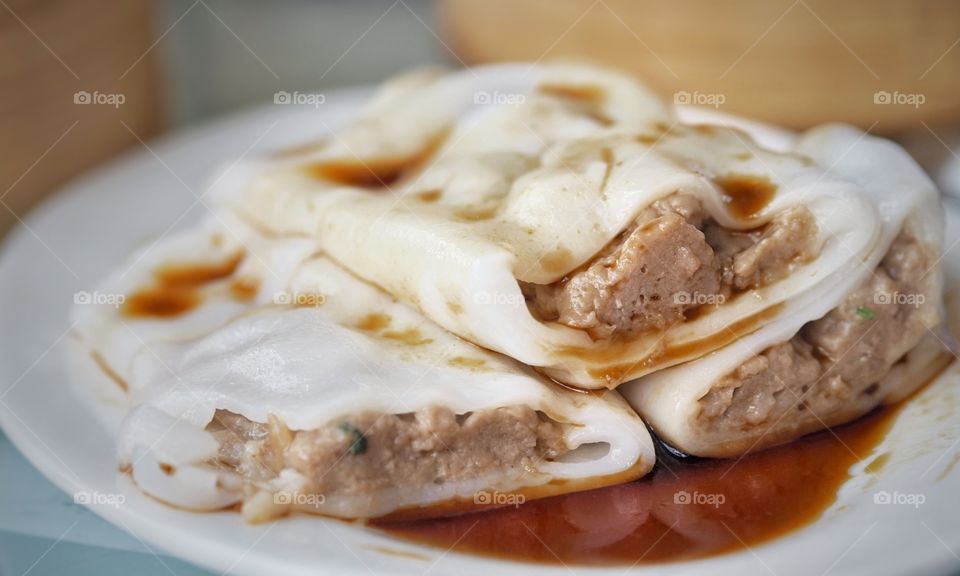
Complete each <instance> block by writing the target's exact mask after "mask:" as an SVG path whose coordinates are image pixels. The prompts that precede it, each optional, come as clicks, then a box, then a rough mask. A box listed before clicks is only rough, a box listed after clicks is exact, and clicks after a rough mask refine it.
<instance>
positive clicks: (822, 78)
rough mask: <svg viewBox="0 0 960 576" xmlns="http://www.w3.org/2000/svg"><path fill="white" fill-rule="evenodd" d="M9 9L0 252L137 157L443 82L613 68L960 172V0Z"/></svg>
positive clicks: (0, 60) (0, 19) (120, 3)
mask: <svg viewBox="0 0 960 576" xmlns="http://www.w3.org/2000/svg"><path fill="white" fill-rule="evenodd" d="M0 5H2V9H0V77H2V79H3V82H2V83H0V126H2V131H0V134H2V136H0V157H2V158H3V162H2V163H0V203H2V204H3V206H2V207H0V234H2V233H3V231H5V230H7V229H9V227H10V226H11V225H13V224H15V223H16V222H17V220H18V219H19V218H20V217H22V215H23V214H24V213H25V211H26V210H28V209H29V207H30V206H31V205H33V204H34V203H35V202H36V201H37V200H38V199H40V198H42V197H43V196H44V195H45V194H47V193H49V192H50V191H51V190H54V189H55V188H56V187H57V186H58V185H60V184H61V183H63V182H64V181H66V180H68V179H70V178H71V177H73V176H75V175H77V174H79V173H81V172H83V171H84V170H86V169H88V168H90V167H91V166H93V165H95V164H98V163H101V162H103V161H104V160H106V159H109V158H111V157H113V156H115V155H117V154H118V153H120V152H121V151H123V150H125V149H127V148H130V147H131V146H136V145H138V140H141V139H142V140H148V139H150V138H153V137H155V136H157V135H159V134H161V133H163V132H166V131H170V130H174V129H176V128H178V127H181V126H185V125H190V124H194V123H197V122H202V121H204V120H206V119H208V118H211V117H215V116H219V115H222V114H225V113H228V112H230V111H232V110H235V109H238V108H241V107H245V106H250V105H255V104H258V103H265V102H270V101H271V98H272V95H273V94H274V93H276V92H277V91H281V90H282V91H289V92H292V91H295V90H299V91H309V90H312V91H317V90H320V91H329V90H332V89H334V88H337V87H340V86H348V85H357V84H368V83H374V82H377V81H380V80H382V79H383V78H384V77H386V76H388V75H390V74H392V73H394V72H397V71H399V70H403V69H407V68H410V67H413V66H418V65H428V64H445V65H450V66H463V65H475V64H479V63H483V62H489V61H502V60H516V59H523V60H541V59H561V58H566V59H571V58H572V59H580V60H592V61H599V62H605V63H608V64H610V65H614V66H617V67H620V68H623V69H626V70H628V71H630V72H633V73H635V74H637V75H639V76H641V77H643V78H644V79H645V80H646V81H647V82H648V83H649V84H650V85H652V86H653V87H654V88H655V89H657V90H658V91H659V92H661V93H662V94H663V96H664V97H665V98H668V99H671V98H672V99H673V100H674V101H676V102H678V103H690V104H699V105H705V106H713V107H716V108H718V109H720V110H722V111H726V112H732V113H742V114H746V115H749V116H753V117H757V118H761V119H764V120H769V121H773V122H776V123H779V124H783V125H787V126H790V127H794V128H803V127H806V126H810V125H812V124H816V123H819V122H824V121H830V120H839V121H846V122H853V123H856V124H859V125H861V126H862V127H863V128H865V129H869V130H870V131H871V132H873V133H880V134H884V135H888V136H891V137H895V138H897V139H898V140H900V141H901V142H903V143H905V144H906V145H908V147H909V148H910V149H911V151H913V152H914V154H915V155H916V156H917V157H918V159H920V160H921V162H922V163H923V164H924V166H926V167H927V168H928V169H929V170H930V171H931V172H932V173H933V174H934V175H935V176H941V175H942V174H943V173H944V172H945V171H946V172H947V173H949V172H951V171H960V168H958V167H957V166H955V165H952V164H951V161H957V158H956V156H955V154H954V153H953V150H951V146H953V145H954V144H956V131H955V129H954V127H955V126H956V125H957V124H958V121H960V98H958V97H957V96H958V93H960V92H958V89H957V88H958V85H960V73H958V72H960V47H958V46H957V44H958V43H960V2H958V1H956V0H846V1H844V2H835V1H831V0H730V1H728V2H715V1H712V0H674V1H670V2H666V1H656V0H632V1H631V0H438V1H436V2H433V1H429V0H366V1H358V0H354V1H348V0H274V1H272V2H258V1H255V0H154V1H150V0H97V1H93V0H69V1H68V0H0ZM957 162H958V163H960V161H957ZM954 180H956V178H954ZM951 182H952V181H946V185H947V186H948V187H952V185H951ZM942 183H944V181H942Z"/></svg>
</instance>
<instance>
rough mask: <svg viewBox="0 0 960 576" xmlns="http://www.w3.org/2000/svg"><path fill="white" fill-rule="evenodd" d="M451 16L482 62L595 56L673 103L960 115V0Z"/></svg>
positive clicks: (507, 7) (892, 117) (486, 10)
mask: <svg viewBox="0 0 960 576" xmlns="http://www.w3.org/2000/svg"><path fill="white" fill-rule="evenodd" d="M440 11H441V15H440V21H441V22H442V24H443V25H444V27H445V29H446V31H447V35H448V37H449V43H450V45H451V46H453V47H454V50H455V51H457V52H458V53H459V54H460V56H461V57H462V58H463V59H464V60H465V61H466V62H467V63H468V64H469V63H480V62H489V61H504V60H538V59H540V58H546V59H551V58H553V59H556V58H565V57H574V58H586V59H590V60H594V61H600V62H605V63H608V64H611V65H614V66H616V67H619V68H622V69H625V70H628V71H630V72H634V73H636V74H637V75H639V76H641V77H642V78H644V79H645V80H646V81H647V82H648V83H649V84H650V85H651V86H653V87H654V88H655V89H657V90H658V91H659V92H660V93H661V94H663V95H664V96H666V97H668V98H669V97H671V96H672V95H674V94H676V93H678V92H681V93H682V92H686V93H688V94H691V95H694V94H695V93H700V94H702V95H706V96H707V97H709V96H711V95H722V97H723V99H724V101H723V104H722V105H721V106H720V109H721V110H724V111H728V112H733V113H741V114H746V115H749V116H752V117H756V118H760V119H764V120H768V121H773V122H776V123H778V124H782V125H787V126H792V127H798V128H800V127H805V126H809V125H812V124H817V123H820V122H825V121H831V120H840V121H847V122H853V123H856V124H859V125H861V126H864V127H870V126H873V127H874V131H880V132H885V133H894V132H897V131H901V130H903V129H906V128H910V127H916V126H922V125H921V124H920V121H921V120H922V121H923V122H926V123H927V124H929V125H931V126H934V125H943V124H949V123H955V122H957V121H958V120H960V98H958V97H957V95H958V94H960V74H958V70H960V45H958V41H960V2H957V1H953V0H844V1H842V2H838V1H836V0H805V1H804V2H796V1H795V0H731V1H728V2H726V1H725V2H718V1H716V0H670V1H663V0H603V1H595V0H483V1H479V0H443V1H442V2H441V3H440ZM885 94H887V95H889V96H885ZM917 95H919V96H920V97H922V99H923V100H924V101H923V103H922V104H920V105H919V106H914V105H912V103H911V102H910V98H911V97H914V102H915V101H916V99H917V98H916V96H917ZM875 98H876V100H878V101H875ZM885 98H887V99H889V100H891V101H892V100H895V99H897V98H899V99H900V101H901V103H900V104H898V103H896V102H889V103H885V102H883V100H884V99H885ZM706 99H707V98H705V100H706ZM715 100H716V99H714V101H715ZM704 103H709V102H704ZM875 123H876V124H875Z"/></svg>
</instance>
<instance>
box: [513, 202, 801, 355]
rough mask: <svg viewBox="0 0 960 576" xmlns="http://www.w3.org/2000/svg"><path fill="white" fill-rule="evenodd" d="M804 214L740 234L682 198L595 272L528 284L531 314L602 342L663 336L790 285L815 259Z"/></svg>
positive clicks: (645, 221) (659, 207) (604, 257)
mask: <svg viewBox="0 0 960 576" xmlns="http://www.w3.org/2000/svg"><path fill="white" fill-rule="evenodd" d="M815 237H816V223H815V222H814V220H813V215H812V214H810V211H809V210H807V209H806V208H805V207H796V208H792V209H789V210H787V211H785V212H783V213H782V214H779V215H778V216H776V217H775V218H774V219H773V220H772V221H771V222H770V223H769V224H767V225H766V226H764V227H762V228H760V229H757V230H751V231H745V232H738V231H732V230H728V229H725V228H723V227H722V226H720V225H719V224H717V223H716V222H715V221H713V220H710V219H708V215H707V213H706V211H705V210H704V209H703V206H702V205H701V203H700V201H699V200H698V199H696V198H695V197H693V196H690V195H687V194H681V193H676V194H673V195H671V196H668V197H667V198H664V199H662V200H659V201H657V202H655V203H654V204H653V205H651V206H650V207H649V208H647V209H645V210H644V211H643V212H642V213H641V214H640V215H639V216H638V217H637V219H636V220H635V221H634V223H633V224H632V225H631V226H630V227H629V228H628V229H626V230H625V231H624V232H622V233H621V234H620V235H619V236H617V238H616V239H614V241H613V242H611V243H610V244H609V245H608V246H607V247H606V248H605V249H604V250H603V251H602V252H601V253H600V254H598V256H597V257H596V258H595V259H594V260H593V261H592V262H590V263H589V264H588V265H586V266H584V267H581V268H580V269H579V270H577V271H574V272H573V273H571V274H569V275H567V276H566V277H565V278H563V279H562V280H561V281H559V282H556V283H554V284H551V285H534V284H525V283H521V288H522V289H523V291H524V294H525V296H526V298H527V304H528V306H529V308H530V310H531V311H532V313H533V314H534V315H535V316H536V317H538V318H540V319H541V320H544V321H556V322H560V323H562V324H565V325H567V326H571V327H573V328H579V329H583V330H586V331H587V332H589V333H590V335H591V336H592V337H593V338H595V339H605V338H611V337H614V336H616V335H619V334H627V335H629V334H636V333H641V332H645V331H650V330H656V331H660V330H663V329H665V328H667V327H669V326H670V325H671V324H673V323H676V322H679V321H682V320H683V318H684V316H685V315H686V314H687V313H688V312H690V311H692V310H694V309H696V308H698V307H700V306H703V305H705V304H711V303H717V302H721V301H722V300H723V299H724V298H726V297H728V296H729V295H730V294H731V293H732V292H734V291H742V290H748V289H751V288H758V287H761V286H764V285H766V284H769V283H772V282H774V281H776V280H778V279H780V278H782V277H784V276H785V275H786V274H787V273H788V272H789V270H790V265H791V264H792V263H793V262H796V261H799V260H803V259H806V258H809V257H812V256H813V255H814V253H815V251H816V247H815V246H814V238H815Z"/></svg>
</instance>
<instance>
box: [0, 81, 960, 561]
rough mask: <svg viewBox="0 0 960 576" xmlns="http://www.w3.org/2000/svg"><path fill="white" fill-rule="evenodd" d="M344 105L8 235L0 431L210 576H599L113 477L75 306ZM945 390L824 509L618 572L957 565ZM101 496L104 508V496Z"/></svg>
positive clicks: (80, 201) (144, 154)
mask: <svg viewBox="0 0 960 576" xmlns="http://www.w3.org/2000/svg"><path fill="white" fill-rule="evenodd" d="M358 97H359V94H358V93H357V92H347V93H340V94H337V95H328V98H327V100H326V102H325V103H324V104H323V105H322V106H321V107H320V108H319V109H313V108H296V107H290V106H276V105H275V106H271V107H269V108H265V109H260V110H256V111H253V112H251V113H246V114H242V115H240V116H237V117H233V118H229V119H227V120H223V121H220V122H218V123H216V124H212V125H208V126H205V127H202V128H199V129H194V130H190V131H187V132H184V133H178V134H175V135H173V136H170V137H167V138H164V139H163V140H162V141H159V142H156V143H155V144H150V145H149V146H150V148H149V149H147V148H145V147H144V148H141V149H138V150H136V151H134V152H133V153H131V154H129V155H127V156H125V157H124V158H121V159H120V160H118V161H116V162H114V163H112V164H111V165H110V166H108V167H107V168H104V169H102V170H99V171H97V172H95V173H92V174H90V175H89V176H87V177H85V178H83V179H81V180H79V181H77V182H75V183H74V184H73V185H71V186H69V187H68V189H66V190H64V191H63V192H62V193H60V194H58V195H57V196H56V197H54V198H53V199H52V200H50V201H49V202H47V203H45V204H44V205H43V206H41V207H40V208H38V209H37V210H35V211H34V212H33V214H32V215H31V216H30V217H29V218H27V219H26V222H25V223H24V225H22V226H20V227H19V228H18V229H17V230H16V231H14V232H13V233H12V234H11V236H10V237H9V239H8V240H7V242H6V245H5V246H4V250H3V253H2V258H0V424H2V426H3V429H4V431H5V432H6V433H7V435H8V436H9V437H10V439H11V440H12V441H13V443H14V444H16V446H17V447H18V448H19V449H20V451H22V452H23V453H24V455H26V457H27V458H29V459H30V461H31V462H32V463H33V464H34V465H35V466H36V467H37V468H38V469H40V471H41V472H43V473H44V474H45V475H46V476H47V477H48V478H50V480H52V481H53V482H55V483H56V484H57V485H58V486H59V487H61V488H62V489H63V490H65V491H66V492H68V493H71V494H76V493H80V494H84V495H87V497H88V499H89V500H90V501H91V504H90V507H91V508H92V509H93V510H94V511H95V512H96V513H98V514H100V515H102V516H103V517H105V518H106V519H107V520H109V521H111V522H113V523H115V524H117V525H118V526H121V527H123V528H124V529H126V530H128V531H130V532H132V533H133V534H134V535H135V536H136V537H137V538H139V539H141V540H142V541H143V542H144V543H145V544H148V545H149V546H151V547H157V548H159V549H162V550H165V551H167V552H169V553H170V554H173V555H176V556H179V557H181V558H183V559H186V560H188V561H192V562H195V563H197V564H199V565H202V566H205V567H208V568H211V569H214V570H217V571H230V572H233V573H238V574H265V573H270V574H284V576H296V575H300V574H304V575H306V574H311V575H312V574H317V573H331V574H369V573H373V574H378V575H380V574H424V573H426V572H430V573H449V574H458V575H459V576H470V575H483V576H488V575H489V574H491V573H502V572H507V573H524V574H568V573H570V572H571V571H572V572H574V573H576V574H600V573H603V574H609V573H610V572H611V571H610V570H609V569H600V568H586V567H579V566H572V567H563V566H544V565H534V564H516V563H508V562H505V561H500V560H494V559H488V558H479V557H472V556H467V555H461V554H457V553H445V552H444V551H443V550H437V549H432V548H424V547H419V546H415V545H411V544H408V543H405V542H402V541H398V540H394V539H391V538H390V537H388V536H385V535H383V534H381V533H378V532H376V531H373V530H368V529H365V528H363V527H361V526H358V525H352V524H347V523H343V522H337V521H330V520H324V519H321V518H316V517H306V516H297V517H292V518H287V519H283V520H280V521H278V522H276V523H274V524H270V525H265V526H247V525H244V524H243V523H242V522H241V520H240V517H239V515H237V514H236V513H233V512H223V513H216V514H195V513H190V512H183V511H178V510H174V509H172V508H168V507H166V506H163V505H161V504H159V503H157V502H155V501H153V500H151V499H149V498H147V497H144V496H143V495H142V494H140V493H139V492H138V491H137V490H135V489H134V488H133V487H132V486H131V485H130V483H129V481H128V480H127V479H126V477H125V476H123V475H120V474H118V473H117V471H116V463H115V459H114V452H113V440H112V437H111V434H110V432H109V427H110V426H109V424H108V423H107V422H108V421H109V420H106V421H105V420H104V419H102V418H99V417H98V416H97V415H96V414H95V412H97V411H95V410H93V409H92V406H91V405H90V402H89V399H86V398H82V396H84V395H83V394H77V393H76V392H74V390H73V388H72V387H71V386H70V385H69V384H68V382H69V380H70V379H71V378H73V379H77V378H80V379H83V378H85V376H84V375H83V374H77V373H73V372H75V369H74V368H73V365H72V364H70V363H68V362H67V354H66V350H67V348H68V341H69V338H70V337H69V335H68V332H69V329H70V326H69V325H68V323H67V316H68V309H69V308H70V306H71V304H72V302H73V298H74V294H75V293H77V292H78V291H81V290H89V289H91V287H93V286H95V285H96V284H97V283H98V281H99V279H100V278H102V277H103V276H104V275H105V274H106V273H107V272H108V271H109V270H110V269H111V268H113V267H114V266H116V265H117V263H118V262H120V261H121V260H122V259H123V258H124V256H126V255H127V254H129V253H130V252H131V250H132V249H134V248H135V247H137V246H139V245H142V244H143V243H145V242H149V241H151V240H152V239H154V238H156V237H158V236H160V235H163V234H164V233H165V232H167V231H168V230H170V229H171V228H182V227H184V226H187V225H189V224H191V223H193V222H195V221H197V220H198V219H199V218H200V217H201V216H202V214H203V213H204V212H205V211H206V208H205V207H204V205H203V203H202V201H199V200H198V199H197V195H202V194H203V183H204V181H205V178H206V177H207V176H208V175H209V174H210V173H211V171H212V169H213V168H214V167H215V165H217V164H219V163H221V162H226V161H228V160H230V159H233V158H236V157H239V156H241V155H244V154H246V153H249V152H250V151H254V150H262V149H266V148H273V147H277V146H280V145H287V144H291V143H296V142H297V141H302V140H304V139H306V138H308V137H310V136H316V135H318V134H321V133H324V132H326V131H327V130H328V127H335V126H336V125H337V124H340V123H341V122H342V121H343V119H344V118H345V117H346V116H347V115H348V114H349V113H350V112H351V110H353V109H355V106H356V103H357V100H358ZM37 169H43V166H42V163H41V165H39V166H38V167H37ZM950 216H951V217H950V228H949V233H948V246H949V247H951V248H954V247H955V243H956V242H957V241H958V239H960V216H958V215H957V211H950ZM946 258H947V261H948V267H949V268H950V269H951V270H954V271H960V250H951V251H949V252H948V253H947V257H946ZM954 276H955V277H960V275H957V274H954ZM951 294H952V291H951ZM958 384H960V373H958V368H957V366H956V365H954V366H951V367H950V368H949V369H948V370H947V371H946V372H945V373H944V375H943V376H941V378H940V379H939V380H938V381H937V382H936V383H935V384H934V385H933V386H931V387H929V388H927V389H926V390H925V392H924V393H923V394H922V395H921V396H920V397H919V398H917V399H915V400H914V401H913V402H912V403H911V404H910V405H909V406H908V407H907V409H906V410H905V411H903V412H902V413H901V415H900V417H899V419H898V421H897V423H896V424H895V427H894V429H893V430H892V431H891V433H890V434H889V436H888V437H887V439H886V441H885V442H884V443H883V444H882V445H881V446H879V447H878V448H877V452H876V453H877V454H880V453H883V452H889V453H890V455H891V456H890V459H889V461H888V463H887V464H886V465H885V466H884V467H883V468H882V471H881V472H880V474H879V477H878V478H874V479H871V478H869V477H868V476H869V475H867V474H865V473H863V468H864V466H865V465H866V463H865V462H864V463H861V464H859V465H858V466H857V467H856V468H857V469H856V471H855V474H854V477H853V478H852V479H851V480H850V481H849V482H848V483H847V484H846V485H845V486H844V487H843V489H842V490H841V492H840V495H839V498H838V502H837V503H836V504H835V505H834V506H833V507H832V508H831V509H830V510H828V511H827V512H826V513H825V514H824V515H823V516H822V517H821V518H820V520H818V521H817V522H815V523H814V524H812V525H810V526H808V527H807V528H805V529H802V530H800V531H798V532H796V533H793V534H791V535H790V536H788V537H785V538H781V539H779V540H776V541H774V542H771V543H768V544H765V545H763V546H758V547H755V548H754V549H752V550H744V551H742V552H737V553H733V554H729V555H725V556H720V557H715V558H712V559H707V560H698V561H692V562H681V563H673V564H666V565H660V566H654V567H642V566H638V567H635V568H631V569H630V571H631V572H633V573H636V574H652V573H657V574H681V573H684V574H691V573H695V574H702V575H710V574H737V575H739V574H751V573H763V572H770V573H772V574H776V575H777V576H788V575H791V574H811V573H812V574H826V573H828V572H829V573H831V574H870V575H871V576H880V575H885V574H907V573H909V574H943V573H948V572H951V571H957V570H960V557H958V554H960V521H958V520H957V519H958V518H960V498H958V497H957V489H958V488H960V466H957V463H958V460H960V446H958V438H960V418H958V414H960V410H958V408H960V396H958V388H957V386H958ZM0 489H3V488H2V487H0ZM881 491H883V492H886V493H889V494H891V495H893V496H892V498H893V499H895V500H896V499H897V498H898V497H897V496H896V495H901V497H900V499H901V500H909V501H911V502H916V500H917V495H920V496H922V499H923V504H921V505H919V506H913V505H910V504H906V503H905V504H887V505H884V504H878V503H875V502H874V496H875V495H876V494H877V493H878V492H881ZM117 494H119V495H122V497H123V503H122V504H121V505H114V503H115V502H116V500H117V499H116V498H115V497H114V498H111V497H110V496H109V495H117ZM911 495H912V496H913V498H904V497H906V496H911ZM403 553H406V554H403ZM640 554H642V551H638V556H639V555H640ZM614 571H616V572H617V573H622V572H623V569H622V568H621V569H615V570H614Z"/></svg>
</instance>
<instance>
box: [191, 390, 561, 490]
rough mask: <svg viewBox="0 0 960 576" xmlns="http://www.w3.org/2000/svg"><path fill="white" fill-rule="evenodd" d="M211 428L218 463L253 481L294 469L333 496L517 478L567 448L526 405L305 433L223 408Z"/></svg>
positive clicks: (436, 411)
mask: <svg viewBox="0 0 960 576" xmlns="http://www.w3.org/2000/svg"><path fill="white" fill-rule="evenodd" d="M208 430H209V431H211V432H212V433H213V434H214V436H215V437H216V438H217V439H218V441H219V442H220V446H221V447H220V453H219V456H218V461H217V462H216V463H215V464H217V465H219V466H224V467H228V468H230V469H232V470H235V471H237V472H238V473H239V474H240V475H241V476H243V478H244V479H245V480H247V481H248V482H249V483H251V484H253V485H257V484H261V485H262V484H263V483H265V482H268V481H269V480H271V479H272V478H275V477H276V476H277V475H278V474H280V472H281V471H282V470H293V471H296V472H298V473H299V474H300V475H302V476H303V477H304V478H306V480H307V482H308V488H307V491H309V492H313V493H318V494H324V496H325V497H327V498H329V497H331V496H336V495H360V496H364V495H372V494H374V493H375V492H376V491H377V490H380V489H384V488H388V487H396V488H404V487H409V488H416V487H419V486H425V485H432V484H443V483H446V482H455V481H460V480H471V479H476V478H482V477H484V476H486V475H490V474H497V475H501V474H506V475H508V476H510V475H512V476H519V475H522V474H523V473H525V472H528V471H534V470H536V469H537V467H538V463H539V462H541V461H544V460H552V459H554V458H557V457H559V456H561V455H563V454H564V453H566V452H567V448H566V445H565V444H564V440H563V432H564V428H563V425H561V424H559V423H557V422H555V421H553V420H550V419H549V418H548V417H546V416H545V415H544V414H543V413H541V412H538V411H536V410H533V409H531V408H528V407H525V406H510V407H504V408H496V409H489V410H479V411H476V412H471V413H468V414H465V415H457V414H455V413H454V412H452V411H451V410H449V409H447V408H442V407H430V408H425V409H423V410H420V411H418V412H415V413H411V414H401V415H393V414H378V413H374V412H361V413H358V414H355V415H353V416H350V417H349V418H345V419H343V420H342V421H339V422H337V423H334V424H330V425H327V426H324V427H322V428H318V429H315V430H305V431H290V430H288V429H287V428H286V427H285V426H283V424H282V423H280V422H279V421H278V420H276V419H273V418H271V420H270V422H268V423H267V424H260V423H256V422H252V421H250V420H248V419H246V418H244V417H243V416H240V415H237V414H233V413H231V412H227V411H223V410H220V411H218V412H217V414H216V417H215V418H214V420H213V422H211V424H210V425H209V426H208Z"/></svg>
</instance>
